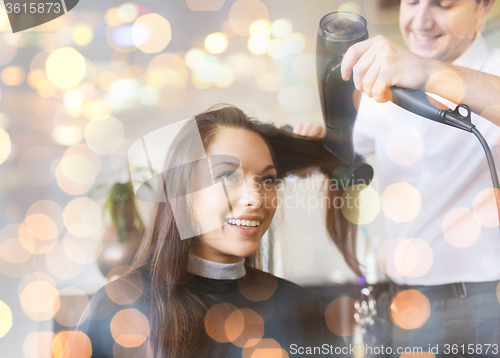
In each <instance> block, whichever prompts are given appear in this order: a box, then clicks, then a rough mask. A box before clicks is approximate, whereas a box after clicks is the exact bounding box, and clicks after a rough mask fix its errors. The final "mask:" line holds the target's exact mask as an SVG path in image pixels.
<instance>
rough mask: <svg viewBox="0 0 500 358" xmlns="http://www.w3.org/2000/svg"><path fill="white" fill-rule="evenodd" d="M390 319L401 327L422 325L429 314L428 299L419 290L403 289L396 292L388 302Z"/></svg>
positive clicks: (415, 327) (413, 327) (412, 327)
mask: <svg viewBox="0 0 500 358" xmlns="http://www.w3.org/2000/svg"><path fill="white" fill-rule="evenodd" d="M389 313H390V318H391V320H392V321H393V322H394V323H395V324H396V325H397V326H399V327H401V328H403V329H417V328H420V327H422V326H423V324H424V323H425V322H426V321H427V319H428V318H429V316H430V314H431V306H430V304H429V299H428V298H427V297H426V296H425V295H424V294H423V293H421V292H420V291H417V290H405V291H401V292H399V293H397V294H396V295H395V296H394V297H393V298H392V300H391V302H390V304H389Z"/></svg>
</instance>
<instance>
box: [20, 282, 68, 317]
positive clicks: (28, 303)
mask: <svg viewBox="0 0 500 358" xmlns="http://www.w3.org/2000/svg"><path fill="white" fill-rule="evenodd" d="M19 300H20V301H21V305H22V308H23V311H24V313H25V314H26V315H27V316H28V317H30V318H31V319H32V320H34V321H45V320H48V319H51V318H53V317H54V314H55V313H57V311H58V310H59V307H60V300H59V292H58V291H57V289H56V287H55V286H54V285H52V284H50V283H49V282H47V281H34V282H31V283H29V284H28V285H27V286H26V287H25V288H24V290H23V291H22V292H21V294H20V296H19Z"/></svg>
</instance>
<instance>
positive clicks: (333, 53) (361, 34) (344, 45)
mask: <svg viewBox="0 0 500 358" xmlns="http://www.w3.org/2000/svg"><path fill="white" fill-rule="evenodd" d="M367 38H368V29H367V26H366V20H365V19H364V18H363V17H361V16H359V15H357V14H354V13H350V12H334V13H331V14H328V15H326V16H324V17H323V18H322V19H321V21H320V23H319V30H318V41H317V46H316V71H317V75H318V85H319V95H320V100H321V108H322V110H323V119H324V121H325V125H326V129H327V133H326V136H325V138H324V140H323V143H324V145H325V147H326V148H328V150H330V151H331V152H332V153H333V154H335V155H336V156H337V157H338V158H340V159H341V160H342V161H343V162H344V163H345V164H346V166H345V167H344V168H342V169H341V172H340V173H338V172H337V173H334V178H337V179H342V180H343V181H345V180H347V181H348V182H349V183H350V184H357V183H364V184H369V182H370V181H371V179H372V178H373V168H372V167H371V166H370V165H368V164H366V163H364V162H363V160H362V158H361V156H359V155H356V153H355V152H354V148H353V143H352V131H353V128H354V122H355V120H356V115H357V110H356V107H355V105H354V98H353V95H354V91H355V89H356V88H355V86H354V82H353V81H352V79H351V80H349V81H344V80H343V79H342V75H341V73H340V64H341V63H342V58H343V56H344V53H345V52H346V51H347V50H348V49H349V47H350V46H351V45H353V44H355V43H357V42H359V41H363V40H366V39H367ZM339 174H340V177H339Z"/></svg>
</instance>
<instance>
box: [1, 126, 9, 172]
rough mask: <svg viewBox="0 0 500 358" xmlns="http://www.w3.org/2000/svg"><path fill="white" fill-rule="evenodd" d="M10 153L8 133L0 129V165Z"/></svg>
mask: <svg viewBox="0 0 500 358" xmlns="http://www.w3.org/2000/svg"><path fill="white" fill-rule="evenodd" d="M11 151H12V145H11V142H10V136H9V133H7V131H6V130H5V129H3V128H0V165H1V164H2V163H3V162H5V160H7V158H8V157H9V155H10V153H11Z"/></svg>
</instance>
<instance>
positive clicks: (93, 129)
mask: <svg viewBox="0 0 500 358" xmlns="http://www.w3.org/2000/svg"><path fill="white" fill-rule="evenodd" d="M124 135H125V129H124V128H123V124H122V123H121V122H120V121H119V120H118V119H116V118H114V117H112V116H108V117H101V118H99V119H94V120H92V121H90V122H89V124H88V125H87V127H86V128H85V141H86V142H87V145H88V146H89V148H90V149H92V150H93V151H94V152H96V153H97V154H99V155H108V154H113V153H116V152H117V151H118V150H119V149H120V148H121V146H122V144H123V142H124V140H125V137H124ZM68 178H69V177H68Z"/></svg>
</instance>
